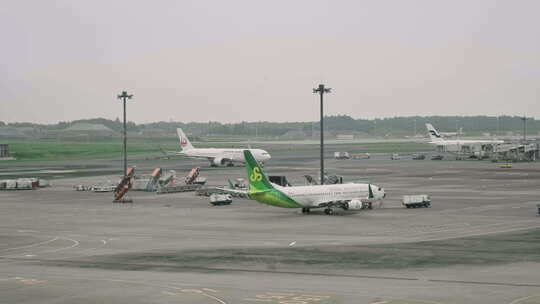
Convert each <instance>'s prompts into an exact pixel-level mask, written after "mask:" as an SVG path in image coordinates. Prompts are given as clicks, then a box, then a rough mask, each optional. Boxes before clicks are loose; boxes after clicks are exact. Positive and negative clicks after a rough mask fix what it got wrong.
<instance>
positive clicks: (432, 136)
mask: <svg viewBox="0 0 540 304" xmlns="http://www.w3.org/2000/svg"><path fill="white" fill-rule="evenodd" d="M426 128H427V129H428V133H429V138H430V139H431V140H432V141H440V140H442V137H441V134H439V132H437V130H436V129H435V128H434V127H433V125H432V124H430V123H427V124H426Z"/></svg>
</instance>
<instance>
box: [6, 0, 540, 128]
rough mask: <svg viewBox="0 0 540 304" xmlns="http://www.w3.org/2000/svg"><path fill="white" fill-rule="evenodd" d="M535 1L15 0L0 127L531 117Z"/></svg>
mask: <svg viewBox="0 0 540 304" xmlns="http://www.w3.org/2000/svg"><path fill="white" fill-rule="evenodd" d="M539 12H540V1H519V0H517V1H495V0H488V1H475V0H466V1H457V0H448V1H437V0H425V1H420V0H419V1H405V0H403V1H401V0H395V1H384V0H374V1H313V0H311V1H307V0H306V1H293V0H288V1H277V0H272V1H256V0H246V1H233V0H227V1H218V0H216V1H202V0H196V1H180V0H178V1H133V0H132V1H96V0H92V1H90V0H88V1H68V0H66V1H52V0H48V1H40V0H35V1H27V0H13V1H11V0H4V1H2V5H1V6H0V37H2V43H1V50H2V52H1V54H2V60H1V61H0V120H1V121H8V122H14V121H31V122H46V123H51V122H57V121H60V120H62V121H66V120H74V119H80V118H94V117H105V118H112V119H114V118H116V117H121V115H122V112H121V110H122V108H121V103H120V102H119V101H117V100H116V94H117V93H120V91H122V90H123V89H127V90H128V91H129V92H130V93H133V94H134V95H135V96H134V99H133V100H132V102H130V104H129V105H128V119H130V120H133V121H136V122H138V123H140V122H150V121H160V120H171V119H172V120H175V121H209V120H212V121H223V122H237V121H242V120H245V121H259V120H268V121H309V120H316V119H317V117H318V99H317V96H315V95H313V93H312V88H313V87H315V86H317V84H318V83H319V82H321V81H322V82H324V83H326V84H327V85H328V86H329V87H332V88H333V92H332V93H331V94H330V95H328V97H327V98H326V101H327V102H326V107H325V109H326V113H327V114H348V115H351V116H353V117H355V118H373V117H391V116H398V115H399V116H401V115H406V116H409V115H433V114H435V115H456V114H457V115H476V114H486V115H499V114H507V115H522V114H523V113H524V112H526V113H527V115H529V116H535V117H540V17H539Z"/></svg>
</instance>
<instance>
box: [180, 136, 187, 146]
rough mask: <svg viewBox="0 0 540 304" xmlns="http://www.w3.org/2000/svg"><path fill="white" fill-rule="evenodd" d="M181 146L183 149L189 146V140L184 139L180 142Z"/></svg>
mask: <svg viewBox="0 0 540 304" xmlns="http://www.w3.org/2000/svg"><path fill="white" fill-rule="evenodd" d="M180 145H181V146H182V147H183V146H185V145H187V140H186V139H185V138H182V140H181V141H180Z"/></svg>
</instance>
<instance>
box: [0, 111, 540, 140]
mask: <svg viewBox="0 0 540 304" xmlns="http://www.w3.org/2000/svg"><path fill="white" fill-rule="evenodd" d="M77 123H90V124H102V125H104V126H106V127H108V128H110V129H111V130H113V131H116V132H121V131H122V128H123V124H122V122H121V121H120V120H119V119H118V118H117V119H115V120H110V119H105V118H93V119H81V120H74V121H69V122H68V121H61V122H58V123H56V124H36V123H28V122H15V123H4V122H1V121H0V127H2V126H7V127H34V128H41V129H44V130H62V129H66V128H68V127H70V126H72V125H74V124H77ZM426 123H432V124H433V125H434V126H435V127H436V128H437V129H438V130H439V131H441V132H457V131H459V130H460V129H462V130H463V132H464V133H466V134H470V135H477V134H481V133H486V132H489V133H492V134H497V133H499V134H502V133H505V132H509V131H511V132H515V133H522V132H523V120H522V117H520V116H498V117H497V116H408V117H389V118H376V119H362V118H360V119H354V118H352V117H350V116H348V115H335V116H325V118H324V126H325V131H328V132H334V133H351V134H352V133H363V134H366V135H370V136H384V135H398V136H399V135H404V136H406V135H413V134H415V133H416V134H425V133H426V129H425V124H426ZM176 128H182V129H184V130H185V131H186V132H187V133H190V134H193V135H202V136H206V135H244V136H282V135H284V134H286V133H287V132H290V131H297V132H300V133H301V134H305V135H306V136H311V135H314V134H318V132H319V130H320V126H319V122H318V121H313V122H310V121H308V122H269V121H259V122H247V121H242V122H239V123H221V122H217V121H208V122H175V121H168V122H167V121H160V122H152V123H145V124H137V123H135V122H132V121H130V122H128V123H127V129H128V131H129V132H140V131H144V130H161V131H162V132H164V133H166V134H175V133H176ZM539 131H540V122H539V121H537V120H535V119H534V118H528V119H527V133H530V134H532V133H538V132H539Z"/></svg>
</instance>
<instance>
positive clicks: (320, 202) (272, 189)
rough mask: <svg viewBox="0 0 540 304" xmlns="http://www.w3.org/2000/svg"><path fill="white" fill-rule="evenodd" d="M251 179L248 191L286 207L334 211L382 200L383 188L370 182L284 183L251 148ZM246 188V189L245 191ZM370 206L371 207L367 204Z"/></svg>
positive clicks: (248, 163) (248, 164) (265, 201)
mask: <svg viewBox="0 0 540 304" xmlns="http://www.w3.org/2000/svg"><path fill="white" fill-rule="evenodd" d="M244 157H245V159H246V170H247V177H248V181H249V189H248V191H247V195H248V196H249V198H251V199H254V200H256V201H258V202H260V203H262V204H267V205H272V206H276V207H283V208H302V213H309V211H310V209H314V208H325V209H324V212H325V213H326V214H332V213H333V209H332V208H342V209H343V210H347V211H357V210H362V209H365V208H366V206H371V203H372V202H375V201H380V200H382V199H383V198H384V197H385V196H386V194H385V192H384V189H382V188H381V187H379V186H375V185H371V184H357V183H352V184H337V185H317V186H297V187H282V186H279V185H276V184H273V183H271V182H270V181H269V180H268V179H267V177H266V174H265V173H264V172H263V169H262V168H261V166H260V165H259V164H258V162H257V161H256V160H255V159H254V158H253V156H252V155H251V153H250V151H248V150H246V151H245V152H244ZM243 192H245V191H243ZM368 208H369V207H368Z"/></svg>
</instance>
